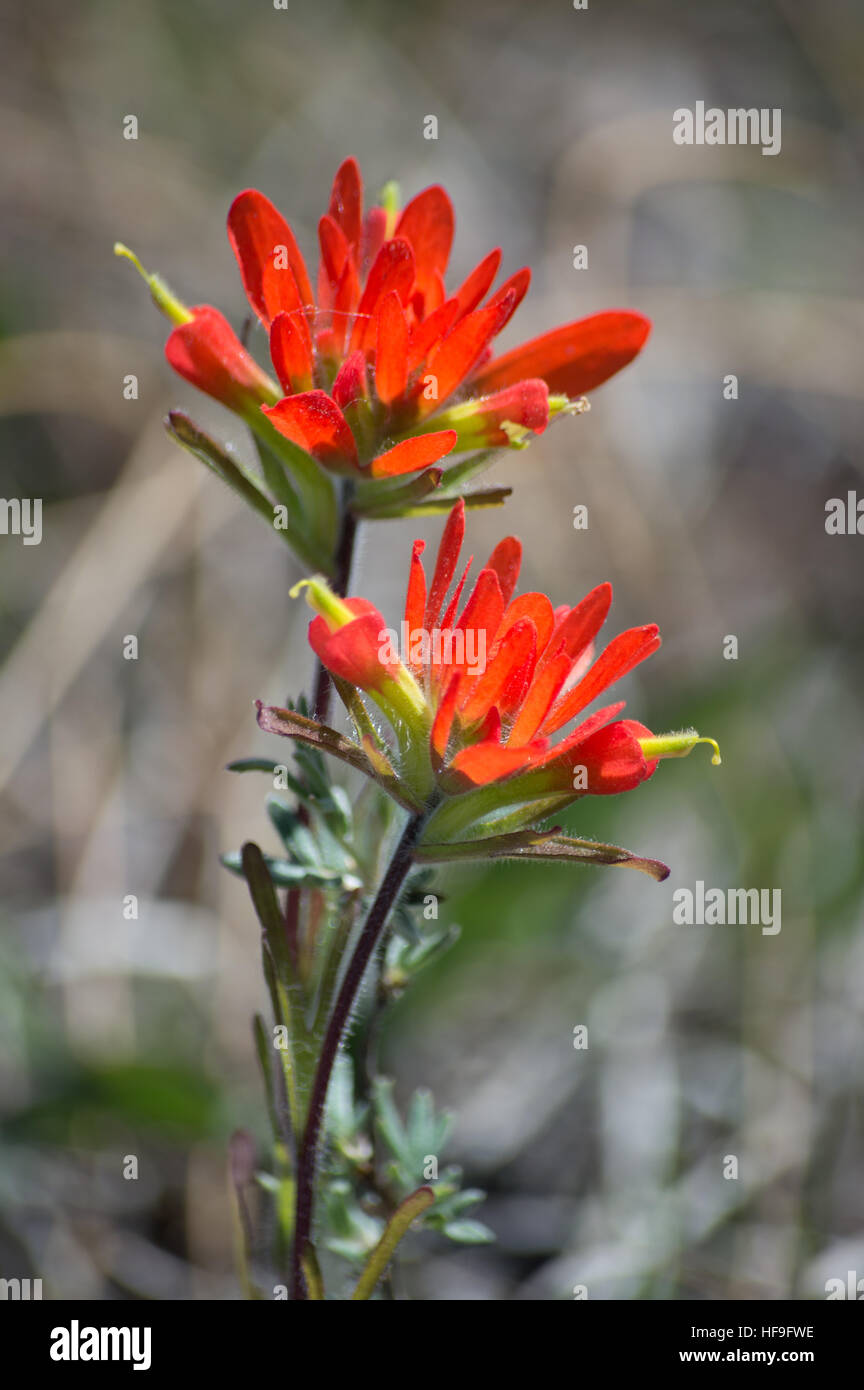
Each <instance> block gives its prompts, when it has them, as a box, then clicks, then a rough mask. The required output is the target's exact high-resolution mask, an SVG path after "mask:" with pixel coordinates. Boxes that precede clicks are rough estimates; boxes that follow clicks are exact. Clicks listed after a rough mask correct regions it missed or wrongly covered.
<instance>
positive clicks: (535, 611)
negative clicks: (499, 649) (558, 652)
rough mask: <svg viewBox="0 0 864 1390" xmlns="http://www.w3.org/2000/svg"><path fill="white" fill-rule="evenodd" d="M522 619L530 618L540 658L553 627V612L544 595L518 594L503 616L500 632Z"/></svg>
mask: <svg viewBox="0 0 864 1390" xmlns="http://www.w3.org/2000/svg"><path fill="white" fill-rule="evenodd" d="M522 618H530V619H531V621H532V622H533V624H534V626H535V628H536V629H537V655H538V656H540V654H541V653H542V652H543V651H544V650H545V648H546V644H547V643H548V641H549V638H550V637H551V635H552V629H553V628H554V626H555V614H554V610H553V608H552V604H551V603H550V602H549V599H548V598H547V597H546V595H545V594H537V593H528V594H520V595H519V597H518V598H514V600H513V602H512V603H511V604H510V606H509V608H508V609H507V612H506V613H505V614H504V620H503V622H502V624H501V628H502V632H503V631H504V630H506V629H507V628H508V627H511V626H512V625H513V624H515V623H518V622H519V621H520V620H521V619H522Z"/></svg>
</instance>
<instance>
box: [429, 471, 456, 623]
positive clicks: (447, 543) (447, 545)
mask: <svg viewBox="0 0 864 1390" xmlns="http://www.w3.org/2000/svg"><path fill="white" fill-rule="evenodd" d="M464 538H465V502H464V499H463V498H461V497H460V498H459V501H458V502H457V503H456V505H455V507H454V508H453V509H452V511H451V512H450V515H449V516H448V518H447V523H446V525H445V527H444V531H443V534H442V536H441V543H440V545H439V546H438V555H437V558H436V560H435V573H434V574H433V576H432V584H431V586H430V589H429V601H428V603H427V604H426V615H425V617H424V620H423V626H424V627H425V628H426V629H427V630H428V631H431V630H432V628H433V627H435V625H436V623H437V622H438V617H439V615H440V613H441V605H442V603H443V602H444V599H445V597H446V595H447V590H448V589H449V588H450V583H451V581H452V579H453V575H454V574H455V573H456V566H457V564H458V562H459V551H460V550H461V549H462V541H463V540H464Z"/></svg>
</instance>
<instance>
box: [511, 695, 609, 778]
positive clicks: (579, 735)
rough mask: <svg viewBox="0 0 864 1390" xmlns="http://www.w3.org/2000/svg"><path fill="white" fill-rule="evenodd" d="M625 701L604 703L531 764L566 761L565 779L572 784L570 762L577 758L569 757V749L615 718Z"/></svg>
mask: <svg viewBox="0 0 864 1390" xmlns="http://www.w3.org/2000/svg"><path fill="white" fill-rule="evenodd" d="M625 703H626V701H624V700H619V701H618V702H617V704H614V705H606V706H605V708H604V709H598V710H595V712H594V713H593V714H592V715H590V716H589V717H588V718H587V719H586V720H585V721H584V722H583V723H582V724H580V725H579V728H578V729H574V730H573V732H572V733H570V734H568V735H567V737H566V738H564V739H562V740H561V742H560V743H558V744H556V745H555V747H554V748H550V749H549V751H548V752H547V753H544V754H543V755H542V756H541V757H540V758H538V759H537V760H536V761H535V762H534V763H533V766H535V767H546V766H548V765H549V764H551V763H566V766H567V769H568V776H567V780H568V781H569V782H570V783H571V785H572V780H573V779H572V764H573V763H574V762H577V763H578V758H577V759H575V760H574V759H571V758H570V757H569V754H570V752H571V750H572V749H573V748H577V747H578V746H579V744H580V743H584V742H585V740H586V739H587V738H588V737H589V736H590V735H591V734H593V733H596V731H597V730H598V729H602V728H603V726H604V725H605V724H608V723H609V721H610V720H611V719H614V718H615V716H616V714H620V713H621V711H622V709H623V708H624V705H625Z"/></svg>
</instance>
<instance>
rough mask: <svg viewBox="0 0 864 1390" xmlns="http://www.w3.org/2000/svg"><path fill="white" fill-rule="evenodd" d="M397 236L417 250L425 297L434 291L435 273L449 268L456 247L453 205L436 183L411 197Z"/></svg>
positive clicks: (416, 255) (398, 225) (415, 255)
mask: <svg viewBox="0 0 864 1390" xmlns="http://www.w3.org/2000/svg"><path fill="white" fill-rule="evenodd" d="M395 235H396V236H397V237H404V238H405V240H406V241H409V242H410V243H411V246H412V247H413V249H414V258H415V261H416V264H417V277H416V278H417V288H418V289H419V290H421V291H422V293H423V294H424V295H428V294H429V293H430V292H431V293H433V294H434V291H435V272H436V271H439V272H440V273H441V275H443V274H444V272H445V271H446V269H447V262H448V261H449V259H450V247H451V246H452V244H453V204H452V203H451V202H450V199H449V197H448V196H447V194H446V193H445V191H444V189H443V188H441V187H439V186H438V185H437V184H435V185H433V186H432V187H431V188H424V190H423V192H422V193H418V194H417V197H416V198H412V199H411V201H410V203H407V204H406V206H405V208H404V209H403V211H402V216H401V217H400V218H399V221H398V222H397V224H396V232H395Z"/></svg>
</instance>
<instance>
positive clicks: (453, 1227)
mask: <svg viewBox="0 0 864 1390" xmlns="http://www.w3.org/2000/svg"><path fill="white" fill-rule="evenodd" d="M441 1229H442V1231H443V1232H444V1235H445V1236H447V1237H448V1238H449V1239H450V1240H455V1241H457V1242H458V1243H459V1244H460V1245H489V1244H490V1243H491V1242H493V1241H494V1240H495V1238H496V1237H495V1232H494V1231H490V1229H489V1227H488V1226H484V1225H483V1222H482V1221H472V1220H470V1219H469V1220H465V1221H448V1222H447V1224H446V1226H442V1228H441Z"/></svg>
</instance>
